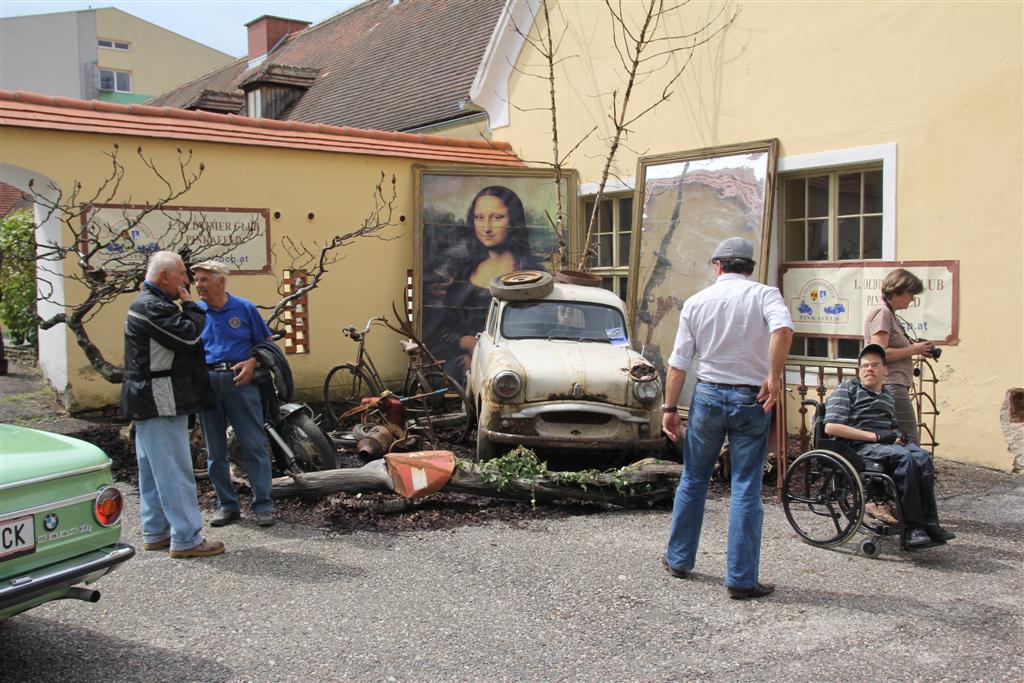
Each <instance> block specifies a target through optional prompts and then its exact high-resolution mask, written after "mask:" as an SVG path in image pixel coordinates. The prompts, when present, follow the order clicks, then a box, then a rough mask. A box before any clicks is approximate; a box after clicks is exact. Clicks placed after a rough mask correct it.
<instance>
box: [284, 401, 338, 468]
mask: <svg viewBox="0 0 1024 683" xmlns="http://www.w3.org/2000/svg"><path fill="white" fill-rule="evenodd" d="M281 438H282V439H284V442H285V443H286V444H288V447H289V448H291V449H292V453H294V454H295V465H296V466H297V467H298V468H299V469H300V470H302V471H303V472H315V471H318V470H336V469H338V451H337V450H336V449H335V448H334V445H333V444H331V441H330V439H328V438H327V435H326V434H324V432H323V430H322V429H320V427H319V426H318V425H317V424H316V423H315V422H313V418H311V417H310V416H309V415H307V414H306V413H303V412H296V413H292V414H291V415H289V416H288V417H287V418H285V421H284V424H283V425H282V426H281Z"/></svg>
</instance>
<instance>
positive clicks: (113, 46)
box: [96, 38, 132, 52]
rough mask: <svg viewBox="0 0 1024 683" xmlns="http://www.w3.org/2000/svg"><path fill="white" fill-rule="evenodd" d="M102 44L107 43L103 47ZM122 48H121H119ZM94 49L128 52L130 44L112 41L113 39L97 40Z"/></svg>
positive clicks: (123, 41) (125, 41)
mask: <svg viewBox="0 0 1024 683" xmlns="http://www.w3.org/2000/svg"><path fill="white" fill-rule="evenodd" d="M103 43H107V45H104V44H103ZM122 45H123V46H124V47H121V46H122ZM96 47H101V48H103V49H104V50H117V51H118V52H130V51H131V49H132V44H131V43H129V42H128V41H127V40H114V39H113V38H97V39H96Z"/></svg>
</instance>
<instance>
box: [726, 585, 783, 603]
mask: <svg viewBox="0 0 1024 683" xmlns="http://www.w3.org/2000/svg"><path fill="white" fill-rule="evenodd" d="M728 590H729V597H730V598H732V599H733V600H750V599H751V598H763V597H764V596H766V595H770V594H771V593H772V592H774V591H775V584H771V583H759V584H757V585H756V586H754V587H753V588H734V587H732V586H730V587H729V589H728Z"/></svg>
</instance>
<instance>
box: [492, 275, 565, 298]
mask: <svg viewBox="0 0 1024 683" xmlns="http://www.w3.org/2000/svg"><path fill="white" fill-rule="evenodd" d="M554 287H555V278H554V277H553V276H552V275H551V273H545V272H544V271H543V270H517V271H515V272H513V273H507V274H505V275H499V276H498V277H496V278H494V279H493V280H492V281H491V294H492V295H493V296H494V298H496V299H501V300H502V301H526V300H528V299H539V298H541V297H543V296H547V295H548V294H550V293H551V290H552V289H554Z"/></svg>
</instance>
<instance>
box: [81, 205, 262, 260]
mask: <svg viewBox="0 0 1024 683" xmlns="http://www.w3.org/2000/svg"><path fill="white" fill-rule="evenodd" d="M269 214H270V212H269V211H268V210H267V209H235V208H207V207H192V206H175V207H169V206H165V207H162V208H161V209H160V210H149V209H147V207H143V206H137V205H128V206H125V205H96V206H94V207H93V208H92V209H91V210H90V211H89V212H88V213H87V214H85V215H83V221H84V222H85V226H84V230H83V241H84V242H86V248H87V249H90V250H91V249H94V248H95V247H97V246H98V247H100V248H99V250H98V251H97V253H96V254H95V256H94V257H93V258H92V260H91V263H92V265H93V266H94V267H97V268H105V269H107V270H123V269H129V268H135V267H138V265H139V264H140V263H144V262H145V261H146V259H147V258H148V257H149V254H151V253H153V252H154V251H160V250H162V249H167V250H170V251H175V252H178V253H183V249H186V248H187V254H188V258H187V259H186V260H187V261H189V262H190V263H198V262H200V261H206V260H208V259H215V260H217V261H220V262H222V263H223V264H224V265H225V266H227V267H228V268H229V269H231V270H232V271H233V272H235V273H241V274H253V273H269V272H270V230H269V224H270V215H269Z"/></svg>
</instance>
